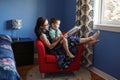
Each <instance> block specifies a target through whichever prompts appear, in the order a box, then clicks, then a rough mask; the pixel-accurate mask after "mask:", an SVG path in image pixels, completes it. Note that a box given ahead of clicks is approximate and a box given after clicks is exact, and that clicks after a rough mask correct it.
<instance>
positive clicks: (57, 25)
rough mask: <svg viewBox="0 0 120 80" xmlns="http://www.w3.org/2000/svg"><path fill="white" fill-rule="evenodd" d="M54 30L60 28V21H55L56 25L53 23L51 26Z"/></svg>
mask: <svg viewBox="0 0 120 80" xmlns="http://www.w3.org/2000/svg"><path fill="white" fill-rule="evenodd" d="M52 27H53V28H54V29H58V28H59V27H60V21H57V22H56V23H53V26H52Z"/></svg>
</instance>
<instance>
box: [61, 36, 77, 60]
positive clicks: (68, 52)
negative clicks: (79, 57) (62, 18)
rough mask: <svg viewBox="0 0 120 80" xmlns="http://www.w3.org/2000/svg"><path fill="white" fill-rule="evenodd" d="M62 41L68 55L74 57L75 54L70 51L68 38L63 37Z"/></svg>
mask: <svg viewBox="0 0 120 80" xmlns="http://www.w3.org/2000/svg"><path fill="white" fill-rule="evenodd" d="M61 43H62V44H63V47H64V49H65V51H66V53H67V55H68V56H69V57H70V58H74V57H75V56H74V55H73V54H72V53H71V52H70V51H69V48H68V42H67V39H66V38H63V39H62V41H61Z"/></svg>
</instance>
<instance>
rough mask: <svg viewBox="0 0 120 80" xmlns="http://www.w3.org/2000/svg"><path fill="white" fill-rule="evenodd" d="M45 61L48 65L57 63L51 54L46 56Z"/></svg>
mask: <svg viewBox="0 0 120 80" xmlns="http://www.w3.org/2000/svg"><path fill="white" fill-rule="evenodd" d="M45 61H46V62H48V63H57V58H56V56H55V55H53V54H46V56H45Z"/></svg>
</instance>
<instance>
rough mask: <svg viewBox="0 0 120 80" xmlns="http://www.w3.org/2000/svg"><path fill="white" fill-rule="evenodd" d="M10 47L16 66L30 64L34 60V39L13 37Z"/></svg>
mask: <svg viewBox="0 0 120 80" xmlns="http://www.w3.org/2000/svg"><path fill="white" fill-rule="evenodd" d="M12 49H13V53H14V56H15V61H16V65H17V66H21V65H30V64H33V62H34V41H33V40H32V39H30V38H20V40H16V39H13V42H12Z"/></svg>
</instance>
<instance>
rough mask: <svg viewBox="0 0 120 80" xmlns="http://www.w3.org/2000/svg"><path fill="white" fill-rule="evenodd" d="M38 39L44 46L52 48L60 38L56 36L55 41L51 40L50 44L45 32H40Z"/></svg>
mask: <svg viewBox="0 0 120 80" xmlns="http://www.w3.org/2000/svg"><path fill="white" fill-rule="evenodd" d="M40 39H41V40H42V42H43V43H44V44H45V46H46V47H48V48H49V49H52V48H54V47H55V46H56V45H57V44H58V43H59V41H60V38H58V39H57V40H56V41H55V42H53V43H52V44H51V43H50V41H49V40H48V39H47V37H46V35H45V34H41V36H40Z"/></svg>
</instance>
